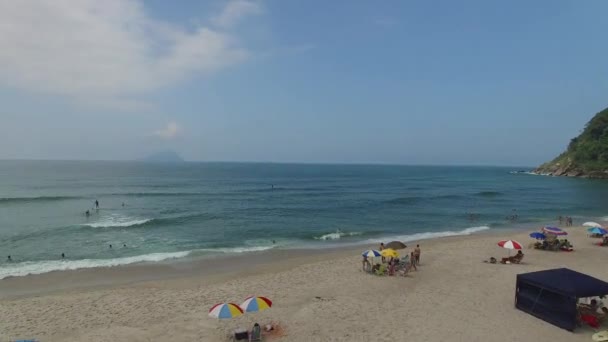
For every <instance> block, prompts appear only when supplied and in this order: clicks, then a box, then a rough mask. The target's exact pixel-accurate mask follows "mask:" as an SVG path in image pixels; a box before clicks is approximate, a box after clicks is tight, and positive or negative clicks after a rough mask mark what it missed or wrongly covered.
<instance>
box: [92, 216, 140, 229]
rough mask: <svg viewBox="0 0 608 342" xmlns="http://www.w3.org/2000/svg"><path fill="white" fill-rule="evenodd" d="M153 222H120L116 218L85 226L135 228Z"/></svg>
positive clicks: (127, 220)
mask: <svg viewBox="0 0 608 342" xmlns="http://www.w3.org/2000/svg"><path fill="white" fill-rule="evenodd" d="M150 221H152V219H138V220H129V219H126V220H120V219H116V218H109V219H105V220H101V221H97V222H91V223H83V224H82V225H83V226H87V227H91V228H113V227H122V228H126V227H133V226H141V225H142V224H145V223H148V222H150Z"/></svg>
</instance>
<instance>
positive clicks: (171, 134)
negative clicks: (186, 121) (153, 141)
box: [154, 121, 181, 140]
mask: <svg viewBox="0 0 608 342" xmlns="http://www.w3.org/2000/svg"><path fill="white" fill-rule="evenodd" d="M180 131H181V127H180V126H179V125H178V124H177V123H175V122H173V121H172V122H169V123H168V124H167V126H166V127H164V128H163V129H160V130H158V131H156V132H154V135H156V136H157V137H160V138H162V139H166V140H170V139H173V138H175V137H176V136H177V135H178V134H179V132H180Z"/></svg>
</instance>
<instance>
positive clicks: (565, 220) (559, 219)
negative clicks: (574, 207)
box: [557, 215, 572, 227]
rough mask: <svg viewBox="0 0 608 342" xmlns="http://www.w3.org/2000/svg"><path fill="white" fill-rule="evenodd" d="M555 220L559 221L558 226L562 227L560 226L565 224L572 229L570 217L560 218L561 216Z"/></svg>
mask: <svg viewBox="0 0 608 342" xmlns="http://www.w3.org/2000/svg"><path fill="white" fill-rule="evenodd" d="M557 220H558V221H559V224H560V225H562V224H564V223H565V224H566V227H572V217H570V216H565V217H564V216H562V215H559V216H558V217H557Z"/></svg>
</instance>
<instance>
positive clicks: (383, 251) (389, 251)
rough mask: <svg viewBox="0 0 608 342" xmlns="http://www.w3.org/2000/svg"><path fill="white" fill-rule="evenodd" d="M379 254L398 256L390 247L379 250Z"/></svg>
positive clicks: (391, 256) (388, 256) (387, 256)
mask: <svg viewBox="0 0 608 342" xmlns="http://www.w3.org/2000/svg"><path fill="white" fill-rule="evenodd" d="M380 254H382V256H383V257H385V258H398V257H399V253H397V251H396V250H394V249H392V248H387V249H383V250H382V251H381V252H380Z"/></svg>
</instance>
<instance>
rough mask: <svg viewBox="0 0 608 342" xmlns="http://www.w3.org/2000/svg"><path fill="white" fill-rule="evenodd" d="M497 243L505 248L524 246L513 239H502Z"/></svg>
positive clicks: (520, 247) (521, 247)
mask: <svg viewBox="0 0 608 342" xmlns="http://www.w3.org/2000/svg"><path fill="white" fill-rule="evenodd" d="M498 245H499V246H500V247H502V248H506V249H523V248H524V247H523V246H522V245H521V243H519V242H517V241H515V240H503V241H499V242H498Z"/></svg>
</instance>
